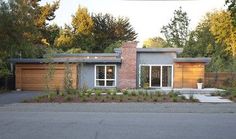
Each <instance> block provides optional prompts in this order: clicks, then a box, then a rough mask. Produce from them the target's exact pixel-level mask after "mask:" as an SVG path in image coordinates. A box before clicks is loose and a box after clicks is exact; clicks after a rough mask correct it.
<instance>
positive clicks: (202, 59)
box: [174, 57, 211, 63]
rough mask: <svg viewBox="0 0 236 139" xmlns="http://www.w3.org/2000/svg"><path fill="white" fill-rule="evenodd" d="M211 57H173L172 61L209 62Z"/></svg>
mask: <svg viewBox="0 0 236 139" xmlns="http://www.w3.org/2000/svg"><path fill="white" fill-rule="evenodd" d="M210 61H211V58H209V57H197V58H174V62H195V63H197V62H200V63H209V62H210Z"/></svg>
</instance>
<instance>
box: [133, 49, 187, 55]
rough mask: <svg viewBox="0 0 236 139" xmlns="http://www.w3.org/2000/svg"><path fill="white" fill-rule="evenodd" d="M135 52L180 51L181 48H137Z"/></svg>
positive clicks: (181, 50)
mask: <svg viewBox="0 0 236 139" xmlns="http://www.w3.org/2000/svg"><path fill="white" fill-rule="evenodd" d="M137 52H140V53H141V52H145V53H177V54H179V53H182V52H183V48H137Z"/></svg>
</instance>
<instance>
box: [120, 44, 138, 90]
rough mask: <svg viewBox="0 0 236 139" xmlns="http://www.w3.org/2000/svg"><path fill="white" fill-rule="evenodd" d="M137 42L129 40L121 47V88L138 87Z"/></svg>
mask: <svg viewBox="0 0 236 139" xmlns="http://www.w3.org/2000/svg"><path fill="white" fill-rule="evenodd" d="M136 46H137V42H133V41H129V42H125V43H123V44H122V47H121V59H122V63H121V68H120V70H119V74H118V76H119V86H118V88H120V89H125V88H136V58H137V49H136Z"/></svg>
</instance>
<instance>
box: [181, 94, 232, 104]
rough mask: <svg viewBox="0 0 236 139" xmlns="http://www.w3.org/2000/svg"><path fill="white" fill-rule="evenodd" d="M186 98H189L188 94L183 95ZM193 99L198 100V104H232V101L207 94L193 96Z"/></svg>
mask: <svg viewBox="0 0 236 139" xmlns="http://www.w3.org/2000/svg"><path fill="white" fill-rule="evenodd" d="M183 96H185V97H186V98H189V97H190V96H191V95H190V94H183ZM192 96H193V98H195V99H198V100H199V102H207V103H232V101H230V100H228V99H224V98H222V97H221V96H211V95H209V94H193V95H192Z"/></svg>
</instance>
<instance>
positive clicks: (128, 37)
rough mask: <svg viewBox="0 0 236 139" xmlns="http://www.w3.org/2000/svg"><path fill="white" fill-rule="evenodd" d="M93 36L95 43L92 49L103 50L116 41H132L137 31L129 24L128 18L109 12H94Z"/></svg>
mask: <svg viewBox="0 0 236 139" xmlns="http://www.w3.org/2000/svg"><path fill="white" fill-rule="evenodd" d="M92 18H93V22H94V30H93V38H94V42H95V45H94V47H93V48H92V51H96V52H104V50H105V49H106V48H107V47H109V45H111V44H112V43H115V42H117V41H132V40H134V39H136V37H137V33H136V32H135V31H134V29H133V27H132V26H131V24H130V22H129V19H128V18H124V17H118V18H115V17H113V16H112V15H110V14H104V15H103V14H101V13H99V14H94V15H93V16H92Z"/></svg>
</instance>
